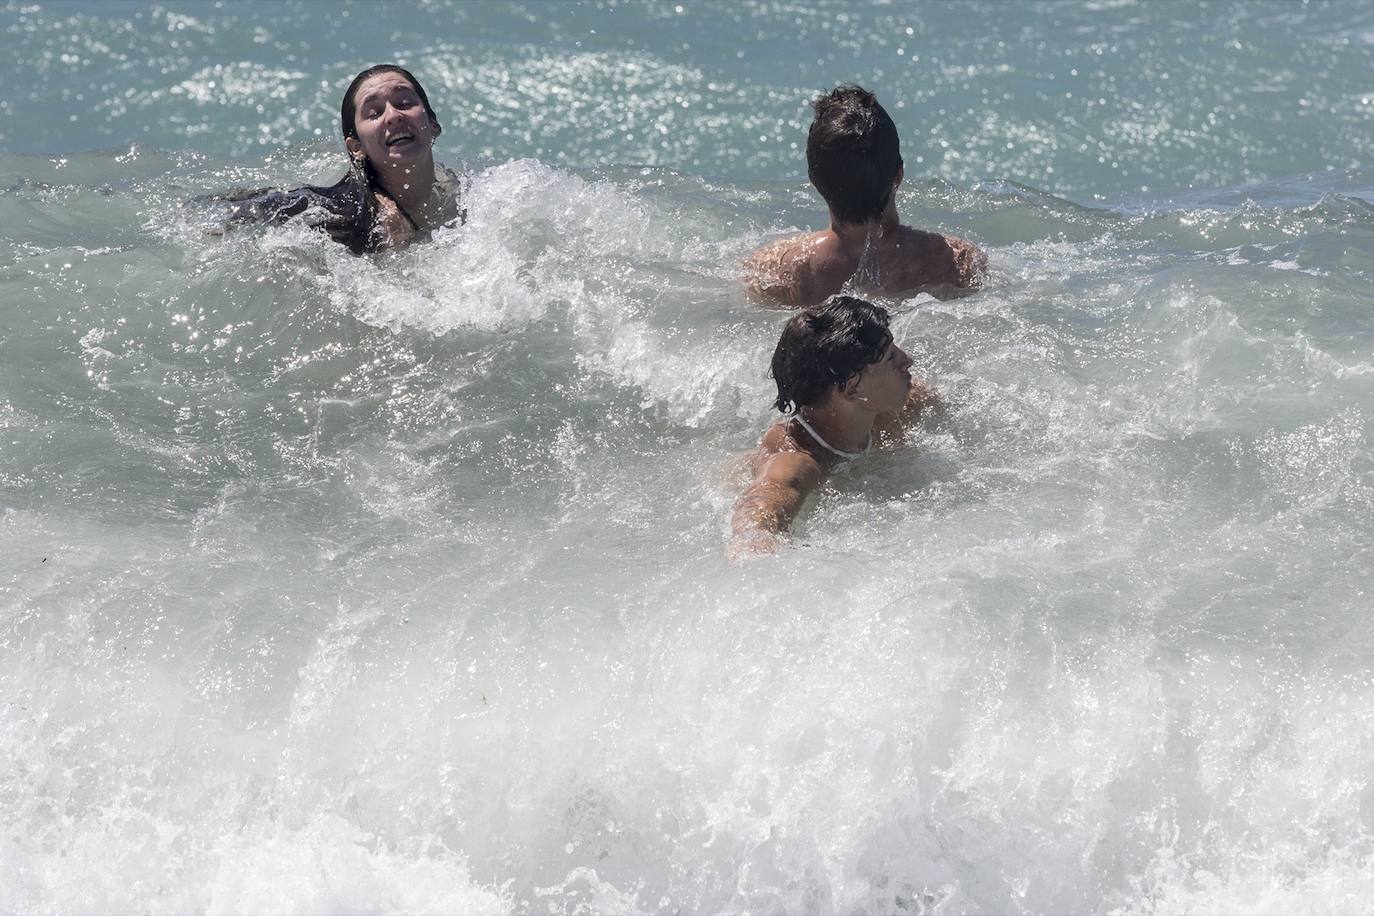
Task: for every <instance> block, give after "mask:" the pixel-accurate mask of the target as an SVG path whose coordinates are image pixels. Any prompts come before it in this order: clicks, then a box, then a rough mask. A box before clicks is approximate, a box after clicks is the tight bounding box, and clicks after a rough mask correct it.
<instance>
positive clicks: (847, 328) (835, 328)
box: [771, 296, 892, 413]
mask: <svg viewBox="0 0 1374 916" xmlns="http://www.w3.org/2000/svg"><path fill="white" fill-rule="evenodd" d="M889 321H890V317H889V315H888V313H887V310H886V309H884V308H882V307H881V306H877V305H874V304H873V303H871V302H867V301H865V300H863V299H859V298H857V297H855V296H831V297H830V298H829V299H827V300H825V302H823V303H821V304H820V305H818V306H816V307H815V308H809V309H806V310H805V311H802V312H798V313H797V314H795V315H793V316H792V317H791V318H790V319H789V320H788V322H787V325H786V326H785V327H784V328H783V329H782V337H780V338H779V339H778V346H777V349H776V350H774V351H773V371H772V373H771V374H772V376H773V380H774V381H776V382H777V383H778V398H777V400H776V401H774V402H773V403H774V405H775V406H776V407H777V408H778V410H781V411H782V412H783V413H792V412H795V411H798V410H800V409H801V408H803V407H809V406H812V405H815V404H819V403H820V402H821V401H823V400H825V397H826V395H827V394H829V392H830V391H831V389H833V388H835V387H836V386H839V385H843V384H845V383H846V382H848V381H849V380H850V379H851V378H853V377H854V376H856V375H858V374H859V373H860V372H862V371H863V369H864V367H865V366H869V365H872V364H873V363H876V362H877V361H878V360H879V359H881V358H882V355H883V353H885V352H886V351H887V348H888V347H889V346H891V344H892V332H891V331H889V330H888V327H887V326H888V322H889Z"/></svg>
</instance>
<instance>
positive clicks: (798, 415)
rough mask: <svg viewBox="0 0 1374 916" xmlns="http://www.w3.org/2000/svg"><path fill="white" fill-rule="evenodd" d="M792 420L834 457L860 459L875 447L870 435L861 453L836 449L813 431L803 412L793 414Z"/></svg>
mask: <svg viewBox="0 0 1374 916" xmlns="http://www.w3.org/2000/svg"><path fill="white" fill-rule="evenodd" d="M792 419H794V420H796V421H797V422H798V423H800V424H801V425H802V429H804V430H806V431H807V432H808V433H810V434H811V438H812V439H815V440H816V443H817V444H818V445H819V446H820V447H821V448H823V449H825V450H826V451H828V452H830V453H831V454H832V455H839V456H840V457H841V458H858V457H859V456H860V455H862V454H863V453H864V452H866V451H868V450H869V449H870V448H871V447H872V446H873V436H872V435H871V434H870V435H869V437H868V439H867V440H866V441H865V442H864V447H863V448H862V449H861V450H860V451H857V452H846V451H845V450H844V449H842V448H835V446H833V445H831V444H830V443H829V442H826V441H825V439H823V438H821V434H820V433H818V432H816V431H815V430H814V429H812V428H811V424H810V423H807V422H806V418H805V417H803V416H802V415H801V411H798V412H796V413H794V414H792Z"/></svg>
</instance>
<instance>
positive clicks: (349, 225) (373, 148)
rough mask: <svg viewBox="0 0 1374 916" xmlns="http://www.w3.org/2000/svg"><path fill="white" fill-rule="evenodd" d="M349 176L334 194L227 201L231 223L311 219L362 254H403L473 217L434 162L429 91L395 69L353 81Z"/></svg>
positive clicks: (300, 191) (345, 117)
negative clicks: (439, 231) (410, 245)
mask: <svg viewBox="0 0 1374 916" xmlns="http://www.w3.org/2000/svg"><path fill="white" fill-rule="evenodd" d="M339 119H340V127H341V128H342V130H343V136H344V147H345V148H346V149H347V150H348V158H349V170H348V174H346V175H344V176H343V178H341V179H339V181H338V182H336V183H335V184H333V185H330V186H329V187H315V186H310V185H307V186H306V187H302V188H296V189H295V190H292V191H278V190H273V189H266V190H260V191H249V192H241V193H237V194H230V195H224V196H221V197H219V198H218V199H219V200H227V201H229V202H231V203H233V204H235V207H234V209H233V211H232V213H231V214H230V221H231V222H242V221H250V220H251V221H267V222H284V221H285V220H287V219H289V218H290V217H293V216H296V215H298V214H303V215H304V218H305V219H306V221H307V222H309V223H310V224H311V225H314V226H317V227H319V228H322V229H324V230H325V231H326V232H328V233H329V235H330V236H331V237H332V238H333V239H334V240H335V241H337V242H339V243H341V244H343V245H346V246H348V249H349V250H350V251H352V252H353V253H354V254H362V253H363V252H366V251H377V250H379V249H384V248H397V247H400V246H402V245H406V244H408V243H410V242H412V241H415V240H416V239H421V238H427V237H428V235H429V233H430V232H432V231H433V230H434V229H437V228H439V227H440V226H444V225H447V224H449V223H452V222H454V221H455V220H457V221H461V220H462V219H463V218H464V216H465V214H464V212H463V210H462V209H461V207H460V202H459V182H458V176H457V175H455V174H454V173H453V172H452V171H450V170H449V169H447V168H444V167H443V166H437V167H436V165H435V162H434V150H433V148H434V141H435V139H436V138H438V136H439V134H440V132H441V130H442V128H441V127H440V126H439V119H438V118H437V117H435V115H434V109H433V108H432V107H431V106H430V104H429V97H428V96H426V95H425V90H424V87H422V86H421V85H420V81H419V80H417V79H416V78H415V77H414V76H412V75H411V73H410V72H409V71H408V70H405V69H403V68H401V67H398V66H396V65H394V64H379V65H377V66H375V67H368V68H367V69H366V70H364V71H363V72H362V73H359V74H358V75H357V76H355V77H354V78H353V82H351V83H349V84H348V91H347V92H345V93H344V97H343V104H342V105H341V106H340V110H339Z"/></svg>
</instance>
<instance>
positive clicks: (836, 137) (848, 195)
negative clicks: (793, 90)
mask: <svg viewBox="0 0 1374 916" xmlns="http://www.w3.org/2000/svg"><path fill="white" fill-rule="evenodd" d="M811 107H812V108H813V109H815V112H816V118H815V120H813V121H812V122H811V130H810V131H809V132H808V133H807V135H806V174H807V177H808V178H810V179H811V183H812V184H813V185H815V187H816V190H817V191H819V192H820V195H821V197H823V198H825V202H826V205H827V206H829V207H830V209H831V210H832V211H834V213H835V215H836V216H837V217H839V218H840V219H841V220H843V221H844V222H846V223H864V222H868V221H869V220H875V219H877V218H878V217H880V216H882V214H883V209H884V208H885V207H887V202H888V201H889V200H891V199H892V193H893V190H892V182H893V180H894V179H895V178H896V177H897V171H898V170H899V169H900V168H901V167H902V153H901V144H900V141H899V139H898V137H897V125H895V124H893V123H892V118H890V117H889V116H888V114H887V112H886V111H885V110H883V106H881V105H879V104H878V99H877V98H876V97H875V96H874V95H873V93H871V92H869V91H868V90H867V89H864V88H863V87H862V86H840V87H838V88H836V89H832V90H831V91H829V92H827V93H826V94H825V95H822V96H821V97H820V98H818V99H816V101H814V102H812V103H811Z"/></svg>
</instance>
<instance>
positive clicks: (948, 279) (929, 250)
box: [745, 86, 987, 307]
mask: <svg viewBox="0 0 1374 916" xmlns="http://www.w3.org/2000/svg"><path fill="white" fill-rule="evenodd" d="M812 107H813V108H814V109H815V111H816V118H815V120H814V121H812V122H811V130H810V132H809V133H808V134H807V137H806V171H807V177H809V178H810V179H811V184H813V185H814V186H815V188H816V190H817V191H818V192H820V195H821V197H823V198H824V199H825V202H826V205H827V206H829V208H830V227H829V228H828V229H824V230H822V231H821V232H811V233H807V234H805V235H799V236H795V237H793V238H788V239H782V240H781V241H777V242H774V243H772V244H771V245H767V246H765V247H763V248H761V249H759V250H758V251H756V252H754V254H753V255H752V256H751V257H750V258H749V260H748V261H747V262H746V265H745V266H746V268H747V271H748V275H749V276H748V285H749V291H750V293H751V294H753V295H754V296H755V297H757V298H760V299H763V300H766V301H771V302H775V303H778V304H780V305H785V306H794V307H796V306H801V307H806V306H810V305H815V304H816V303H818V302H821V301H822V300H824V299H825V298H826V297H827V296H830V295H833V294H834V293H837V292H839V291H840V290H841V289H843V288H844V286H845V284H846V283H848V282H849V280H850V278H851V277H854V276H855V272H856V271H858V270H859V268H860V264H861V262H862V263H863V267H864V270H863V275H862V276H860V277H858V278H857V280H858V285H860V286H861V287H863V289H864V291H866V292H871V293H874V294H880V295H886V296H902V297H908V296H914V295H916V294H917V293H922V292H927V293H931V294H932V295H935V296H938V297H941V298H946V297H951V296H957V295H960V294H962V293H966V292H969V291H971V290H974V289H977V288H978V286H979V285H980V284H981V282H982V277H983V275H984V274H985V273H986V272H987V256H986V255H985V254H983V252H982V251H981V250H980V249H979V248H978V246H977V245H974V244H973V243H972V242H967V241H965V240H963V239H959V238H954V237H953V236H948V235H941V234H940V233H937V232H922V231H921V230H919V229H912V228H911V227H909V226H903V225H902V224H901V221H900V220H899V219H898V216H897V203H896V197H897V187H898V185H900V184H901V183H902V175H903V172H902V154H901V151H900V149H899V147H898V139H897V127H896V125H895V124H893V123H892V119H891V118H890V117H888V114H887V112H886V111H884V110H883V106H881V105H879V104H878V100H877V99H876V98H874V96H873V93H871V92H869V91H867V90H866V89H862V88H860V87H858V86H841V87H839V88H838V89H834V90H832V91H830V92H828V93H826V94H825V95H823V96H821V97H820V98H818V99H816V101H815V102H813V103H812Z"/></svg>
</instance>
